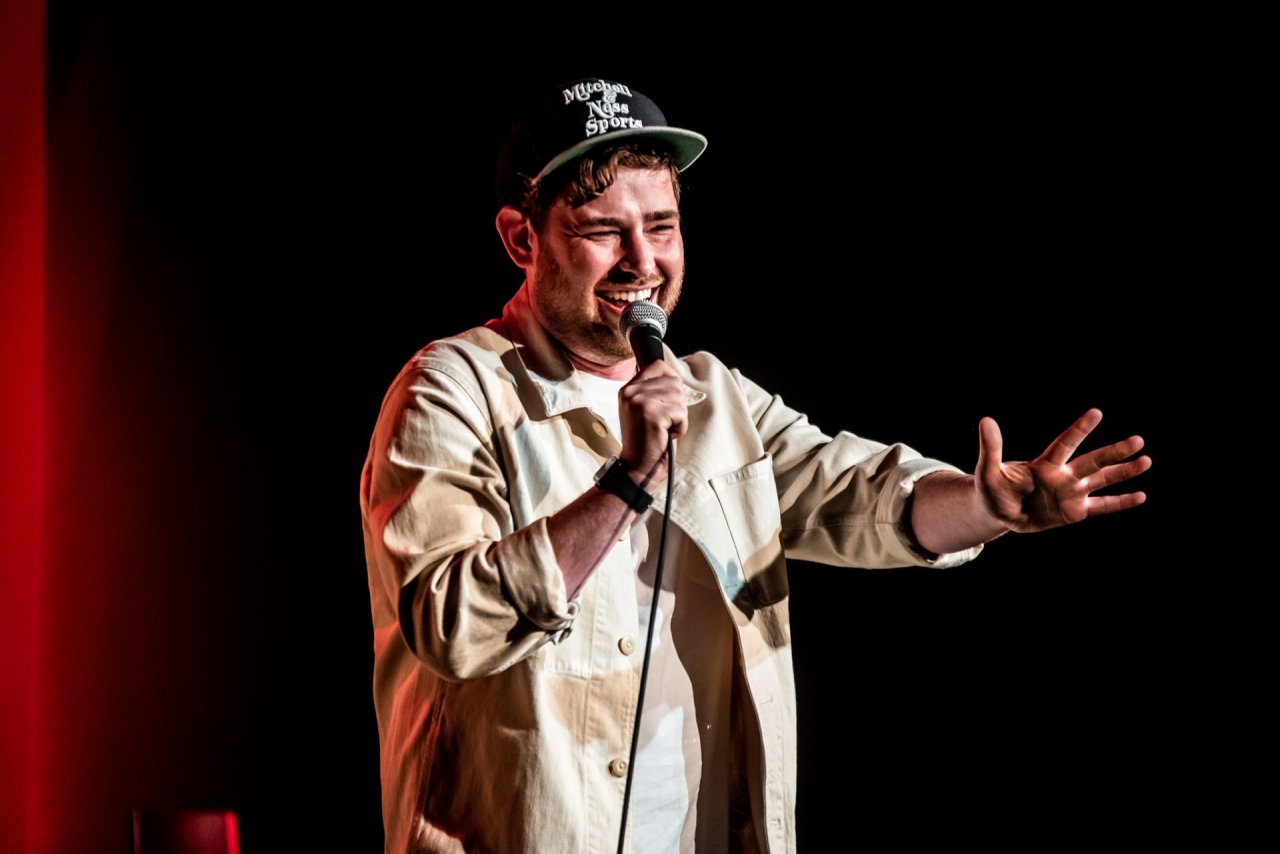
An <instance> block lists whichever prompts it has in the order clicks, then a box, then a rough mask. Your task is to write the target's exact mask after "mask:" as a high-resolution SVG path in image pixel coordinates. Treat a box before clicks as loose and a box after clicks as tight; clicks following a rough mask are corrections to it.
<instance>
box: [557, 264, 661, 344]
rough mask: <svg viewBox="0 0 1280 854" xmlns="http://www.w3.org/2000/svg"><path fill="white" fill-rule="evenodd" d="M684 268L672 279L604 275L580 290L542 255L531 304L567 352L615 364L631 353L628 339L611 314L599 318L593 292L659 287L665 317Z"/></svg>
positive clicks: (561, 270)
mask: <svg viewBox="0 0 1280 854" xmlns="http://www.w3.org/2000/svg"><path fill="white" fill-rule="evenodd" d="M683 281H684V271H683V270H681V275H680V277H679V279H677V280H675V281H674V282H673V281H670V280H664V279H656V280H654V281H652V282H648V281H646V282H638V281H637V280H635V279H628V280H625V281H624V280H619V279H613V278H605V279H602V280H600V281H598V282H596V283H594V284H593V285H592V287H591V291H590V293H586V294H584V293H582V291H581V286H580V285H575V284H574V283H573V282H571V281H569V280H568V279H567V278H566V277H565V275H564V269H563V268H562V267H561V266H560V265H559V264H558V263H557V262H556V261H555V259H554V258H552V257H550V256H549V255H548V256H545V257H544V258H543V259H542V263H541V264H539V265H538V269H537V271H536V272H535V273H534V279H533V285H534V288H533V296H534V299H533V303H534V308H535V310H536V312H537V316H538V320H539V322H541V324H542V326H543V328H544V329H546V330H547V332H549V333H550V334H551V336H552V337H554V338H555V339H556V340H557V341H559V342H560V344H561V346H562V347H564V348H566V349H567V350H569V351H570V352H571V353H573V354H575V355H578V356H581V357H584V358H586V359H590V360H592V361H597V362H601V363H604V364H614V365H616V364H618V363H619V362H625V361H626V360H628V359H630V358H632V356H634V355H635V354H634V352H633V351H632V349H631V344H630V342H628V341H627V339H626V338H624V337H623V335H622V331H621V330H620V329H619V328H618V322H617V319H616V318H614V317H613V316H605V317H601V316H600V313H599V310H598V307H597V303H596V300H597V297H596V295H595V294H596V291H597V290H598V289H599V288H601V287H603V286H605V285H619V284H631V285H636V284H640V285H642V286H644V285H648V286H651V287H653V288H655V289H656V288H660V290H658V292H657V294H656V299H655V300H654V302H656V303H657V304H658V305H659V307H660V308H661V309H662V310H663V311H664V312H666V313H667V315H668V316H669V315H670V314H671V312H672V310H673V309H674V308H675V306H676V302H677V301H679V299H680V291H681V289H682V286H683Z"/></svg>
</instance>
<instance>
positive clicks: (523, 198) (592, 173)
mask: <svg viewBox="0 0 1280 854" xmlns="http://www.w3.org/2000/svg"><path fill="white" fill-rule="evenodd" d="M619 168H627V169H666V170H667V172H669V173H670V175H671V189H672V191H673V192H674V193H675V196H676V202H677V203H678V202H679V201H680V170H679V168H678V167H677V166H676V163H675V157H674V155H672V153H671V152H670V151H669V150H667V149H666V148H664V147H662V146H660V145H653V144H651V143H647V142H641V141H638V140H636V141H631V142H626V143H620V144H618V145H611V146H609V147H607V148H599V149H596V150H595V151H589V152H587V153H586V154H584V155H583V156H582V157H580V158H579V159H578V160H575V161H573V162H572V163H568V164H566V165H565V166H563V167H561V168H559V169H557V170H556V171H555V172H552V173H551V174H550V175H548V176H546V177H545V178H543V179H542V180H541V181H539V182H538V183H536V184H535V183H533V182H532V181H531V180H529V179H528V178H526V177H525V176H523V175H522V176H520V178H521V182H522V183H523V185H524V192H523V194H522V195H520V196H519V197H518V198H517V199H516V200H515V201H514V202H513V204H514V205H515V207H516V208H518V209H519V210H520V212H521V213H523V214H524V215H525V216H526V217H528V218H529V220H530V222H532V223H533V227H534V230H535V231H539V232H541V231H542V227H543V225H544V224H545V223H546V221H547V213H548V212H549V211H550V210H551V208H552V207H554V206H555V204H556V203H557V202H559V201H562V200H563V201H564V202H565V204H567V205H569V206H570V207H575V208H576V207H580V206H582V205H585V204H586V203H587V202H589V201H591V200H592V199H595V198H598V197H599V196H600V195H601V194H603V193H604V191H605V190H607V189H609V187H610V186H611V185H612V184H613V182H614V180H616V179H617V177H618V169H619Z"/></svg>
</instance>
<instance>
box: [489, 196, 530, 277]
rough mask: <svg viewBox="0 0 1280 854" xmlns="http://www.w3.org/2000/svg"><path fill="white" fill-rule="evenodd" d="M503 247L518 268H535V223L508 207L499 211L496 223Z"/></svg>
mask: <svg viewBox="0 0 1280 854" xmlns="http://www.w3.org/2000/svg"><path fill="white" fill-rule="evenodd" d="M494 225H495V226H496V227H497V229H498V236H499V237H501V238H502V245H503V247H504V248H505V249H506V250H507V254H508V255H510V256H511V260H512V261H514V262H515V265H516V266H517V267H520V268H521V269H524V270H527V269H529V268H530V267H532V266H533V244H534V240H535V236H534V233H533V223H531V222H529V218H528V217H526V216H525V215H524V214H522V213H521V212H520V211H518V210H516V209H515V208H513V207H511V205H507V206H506V207H504V208H503V209H502V210H500V211H498V216H497V218H496V219H495V221H494Z"/></svg>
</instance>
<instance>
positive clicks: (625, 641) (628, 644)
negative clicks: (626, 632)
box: [618, 637, 636, 655]
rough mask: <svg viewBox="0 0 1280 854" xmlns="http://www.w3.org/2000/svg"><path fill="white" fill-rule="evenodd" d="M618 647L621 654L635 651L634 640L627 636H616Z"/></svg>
mask: <svg viewBox="0 0 1280 854" xmlns="http://www.w3.org/2000/svg"><path fill="white" fill-rule="evenodd" d="M618 649H619V650H621V651H622V654H623V655H630V654H631V653H633V652H635V651H636V642H635V640H633V639H632V638H629V637H625V638H618Z"/></svg>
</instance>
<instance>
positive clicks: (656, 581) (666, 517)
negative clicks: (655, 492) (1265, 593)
mask: <svg viewBox="0 0 1280 854" xmlns="http://www.w3.org/2000/svg"><path fill="white" fill-rule="evenodd" d="M675 475H676V445H675V440H674V439H673V438H672V437H671V433H670V432H668V433H667V503H666V506H665V507H663V513H662V534H661V536H659V537H658V566H657V568H656V569H655V570H654V573H653V600H652V601H651V602H650V603H649V627H648V630H647V631H646V633H645V639H644V663H643V664H642V665H641V667H640V694H639V696H638V697H637V698H636V723H635V726H634V727H632V729H631V753H630V754H629V756H628V757H627V788H626V789H625V790H624V791H623V793H622V826H621V827H619V828H618V854H623V845H624V843H625V842H626V838H627V812H628V810H629V808H630V806H631V778H632V775H633V774H634V773H635V770H636V747H637V746H638V744H639V742H640V714H641V712H643V711H644V689H645V685H646V684H647V683H648V681H649V653H650V652H651V651H652V650H653V627H654V626H655V625H657V623H658V620H657V616H658V597H659V595H660V594H661V593H662V565H663V563H664V562H665V559H666V551H667V523H668V522H669V521H670V520H671V493H672V489H673V488H674V486H675V481H676V476H675Z"/></svg>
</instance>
